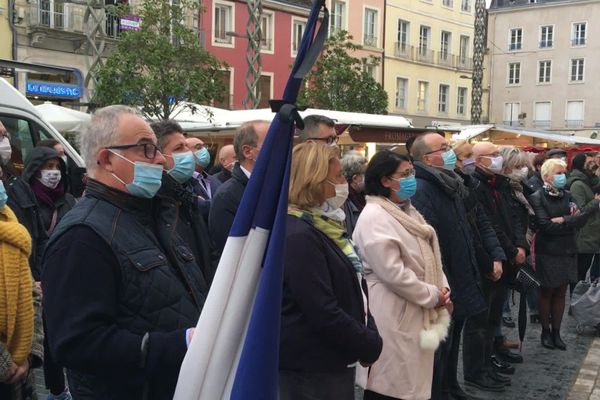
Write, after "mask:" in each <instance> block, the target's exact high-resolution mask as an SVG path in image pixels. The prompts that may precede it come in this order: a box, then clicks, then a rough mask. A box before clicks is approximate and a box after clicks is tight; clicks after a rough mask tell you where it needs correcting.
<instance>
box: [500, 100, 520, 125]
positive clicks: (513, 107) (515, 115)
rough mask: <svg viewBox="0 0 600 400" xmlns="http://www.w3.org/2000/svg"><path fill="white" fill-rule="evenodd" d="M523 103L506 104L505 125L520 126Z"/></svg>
mask: <svg viewBox="0 0 600 400" xmlns="http://www.w3.org/2000/svg"><path fill="white" fill-rule="evenodd" d="M519 114H521V103H504V125H511V126H512V125H519Z"/></svg>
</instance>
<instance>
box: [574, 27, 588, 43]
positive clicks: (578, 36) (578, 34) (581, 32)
mask: <svg viewBox="0 0 600 400" xmlns="http://www.w3.org/2000/svg"><path fill="white" fill-rule="evenodd" d="M586 38H587V22H577V23H575V24H573V33H572V36H571V46H585V43H586Z"/></svg>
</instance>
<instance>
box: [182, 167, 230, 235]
mask: <svg viewBox="0 0 600 400" xmlns="http://www.w3.org/2000/svg"><path fill="white" fill-rule="evenodd" d="M201 175H202V177H203V178H204V182H208V185H209V188H208V189H210V191H207V190H206V189H205V188H204V186H203V184H202V183H200V181H199V180H198V179H196V178H191V179H190V180H189V181H188V182H186V185H188V186H189V187H190V188H191V190H192V192H194V194H196V195H197V196H200V197H201V198H200V197H199V198H198V199H197V203H198V208H199V209H200V211H201V212H202V216H203V218H204V221H205V222H206V223H207V224H208V215H209V213H210V205H211V201H212V198H213V196H214V195H215V193H217V190H218V189H219V187H220V186H221V185H222V184H223V183H222V182H221V181H220V180H219V179H218V178H217V177H216V176H213V175H209V174H207V173H206V172H201Z"/></svg>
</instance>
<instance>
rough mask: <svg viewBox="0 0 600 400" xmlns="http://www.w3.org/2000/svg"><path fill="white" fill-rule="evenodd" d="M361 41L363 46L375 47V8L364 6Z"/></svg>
mask: <svg viewBox="0 0 600 400" xmlns="http://www.w3.org/2000/svg"><path fill="white" fill-rule="evenodd" d="M363 43H364V44H365V46H371V47H377V10H371V9H370V8H365V21H364V40H363Z"/></svg>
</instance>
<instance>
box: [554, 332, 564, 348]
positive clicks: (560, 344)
mask: <svg viewBox="0 0 600 400" xmlns="http://www.w3.org/2000/svg"><path fill="white" fill-rule="evenodd" d="M552 342H553V343H554V347H556V348H557V349H559V350H566V349H567V345H566V344H565V342H563V340H562V339H561V338H560V330H557V331H555V330H552Z"/></svg>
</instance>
